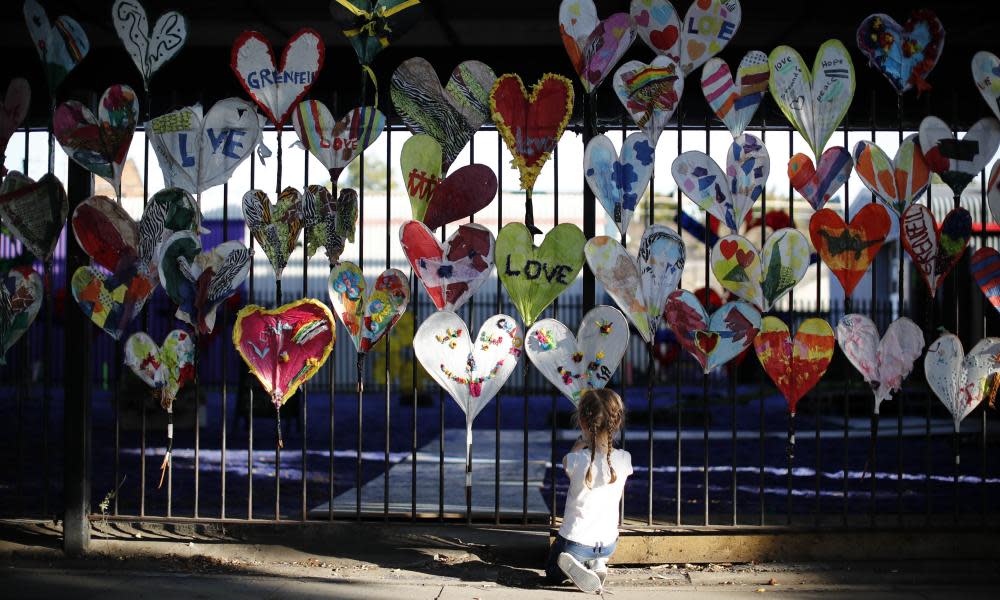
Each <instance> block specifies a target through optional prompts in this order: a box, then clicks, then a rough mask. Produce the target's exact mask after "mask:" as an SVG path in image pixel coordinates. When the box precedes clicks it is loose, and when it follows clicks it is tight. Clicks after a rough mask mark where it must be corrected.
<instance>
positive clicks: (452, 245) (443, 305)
mask: <svg viewBox="0 0 1000 600" xmlns="http://www.w3.org/2000/svg"><path fill="white" fill-rule="evenodd" d="M495 243H496V242H495V240H494V239H493V234H492V233H490V231H489V230H488V229H486V228H485V227H483V226H482V225H476V224H474V223H466V224H463V225H459V226H458V229H457V230H455V232H454V233H452V234H451V235H450V236H449V237H448V241H446V242H440V241H438V239H437V238H436V237H435V236H434V233H433V232H432V231H431V230H430V229H428V228H427V226H426V225H424V224H423V223H421V222H420V221H407V222H406V223H403V226H402V227H400V228H399V244H400V245H401V246H402V247H403V253H404V254H406V259H407V260H408V261H409V262H410V266H411V267H413V274H414V275H415V276H416V277H417V279H419V280H420V283H422V284H423V286H424V289H425V290H427V295H428V296H430V297H431V301H432V302H433V303H434V306H435V307H436V308H437V309H438V310H450V311H455V310H458V309H459V307H461V306H462V305H464V304H465V303H466V302H468V301H469V299H470V298H472V296H473V295H475V293H476V290H478V289H479V288H480V287H482V285H483V284H484V283H486V280H487V279H489V278H490V275H491V274H492V273H493V250H494V246H495Z"/></svg>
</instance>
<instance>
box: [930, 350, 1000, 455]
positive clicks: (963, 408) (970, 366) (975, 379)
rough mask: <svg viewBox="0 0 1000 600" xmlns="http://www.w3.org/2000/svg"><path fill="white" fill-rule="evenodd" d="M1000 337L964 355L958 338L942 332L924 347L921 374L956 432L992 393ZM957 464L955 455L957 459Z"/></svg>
mask: <svg viewBox="0 0 1000 600" xmlns="http://www.w3.org/2000/svg"><path fill="white" fill-rule="evenodd" d="M998 355H1000V338H985V339H982V340H980V341H979V343H977V344H976V345H975V346H974V347H973V348H972V350H971V351H970V352H969V353H968V354H965V351H964V349H963V348H962V341H961V340H960V339H958V336H957V335H954V334H952V333H945V334H944V335H942V336H941V337H939V338H938V339H936V340H934V343H932V344H931V345H930V347H929V348H927V356H926V357H924V375H925V376H926V377H927V385H928V386H929V387H930V388H931V391H933V392H934V394H935V395H936V396H937V397H938V400H940V401H941V403H942V404H944V405H945V408H947V409H948V412H950V413H951V416H952V420H953V421H954V424H955V433H958V432H959V429H960V428H961V426H962V419H964V418H965V417H967V416H968V415H969V413H971V412H972V411H973V410H975V409H976V407H977V406H979V403H980V402H982V401H983V400H984V399H985V398H986V395H987V393H990V394H992V393H993V390H994V384H993V383H992V382H991V381H990V380H991V379H992V378H994V376H995V375H997V373H1000V362H998V361H997V356H998ZM956 462H957V456H956Z"/></svg>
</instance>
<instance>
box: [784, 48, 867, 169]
mask: <svg viewBox="0 0 1000 600" xmlns="http://www.w3.org/2000/svg"><path fill="white" fill-rule="evenodd" d="M768 63H769V65H770V68H771V78H770V80H769V81H768V87H769V88H770V89H771V96H773V97H774V101H775V102H776V103H777V104H778V107H779V108H780V109H781V112H783V113H784V114H785V118H787V119H788V121H789V122H790V123H791V124H792V127H794V128H795V129H796V130H797V131H798V132H799V133H800V134H802V137H804V138H805V140H806V143H808V144H809V148H811V149H812V153H813V157H815V158H816V159H817V160H818V158H819V156H820V154H822V153H823V149H824V148H825V147H826V142H827V140H829V139H830V136H831V135H833V130H834V129H836V128H837V126H838V125H840V122H841V121H842V120H843V118H844V115H846V114H847V109H848V108H849V107H850V106H851V100H852V99H853V98H854V85H855V80H854V64H853V63H851V55H850V54H849V53H848V52H847V48H845V47H844V45H843V44H842V43H840V41H838V40H827V41H826V42H824V43H823V45H821V46H820V47H819V51H818V52H817V53H816V60H815V61H813V68H812V71H811V72H810V70H809V68H808V67H807V66H806V63H805V61H804V60H802V57H801V56H800V55H799V53H798V52H796V51H795V50H794V49H792V48H790V47H788V46H778V47H777V48H775V49H774V50H772V51H771V54H770V56H769V57H768Z"/></svg>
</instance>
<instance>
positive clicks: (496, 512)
mask: <svg viewBox="0 0 1000 600" xmlns="http://www.w3.org/2000/svg"><path fill="white" fill-rule="evenodd" d="M502 157H503V138H502V137H501V136H500V132H499V131H498V132H497V168H496V174H497V227H498V231H499V228H500V227H502V226H503V171H504V169H503V167H504V164H503V160H502ZM496 278H497V281H496V292H495V293H496V313H497V314H501V313H503V310H501V308H502V307H501V304H500V275H499V273H497V274H496ZM525 333H527V332H525ZM522 360H524V358H522ZM493 402H494V405H495V407H496V414H495V415H494V425H495V431H494V434H493V436H494V437H493V445H494V448H493V462H494V464H493V523H494V525H499V524H500V414H501V413H500V410H501V409H500V405H501V404H502V403H501V394H497V397H496V398H495V399H494V401H493Z"/></svg>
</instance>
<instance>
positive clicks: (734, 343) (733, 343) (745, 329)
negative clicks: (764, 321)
mask: <svg viewBox="0 0 1000 600" xmlns="http://www.w3.org/2000/svg"><path fill="white" fill-rule="evenodd" d="M663 316H664V319H665V320H666V322H667V326H668V327H670V329H671V330H672V331H673V332H674V335H675V336H677V342H678V343H679V344H680V345H681V347H682V348H684V349H685V350H687V351H688V352H689V353H690V354H691V356H693V357H694V359H695V360H696V361H698V364H699V365H701V368H702V370H703V371H704V372H705V373H709V372H710V371H712V370H713V369H715V368H716V367H721V366H722V365H724V364H726V363H727V362H729V361H730V360H732V359H734V358H736V357H737V356H739V355H740V354H742V353H743V351H744V350H746V349H747V348H749V347H750V345H751V344H753V341H754V338H756V337H757V333H758V332H759V331H760V323H761V320H760V313H759V312H758V311H757V309H756V308H754V307H753V305H751V304H750V303H748V302H739V301H738V302H727V303H726V304H723V305H722V308H720V309H718V310H716V311H715V312H714V313H712V317H711V319H710V318H709V317H708V312H707V311H706V310H705V308H704V307H703V306H702V305H701V302H699V301H698V298H697V297H696V296H695V295H694V294H692V293H691V292H689V291H687V290H677V291H675V292H673V293H672V294H670V296H669V297H668V298H667V308H666V310H665V311H664V314H663Z"/></svg>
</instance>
